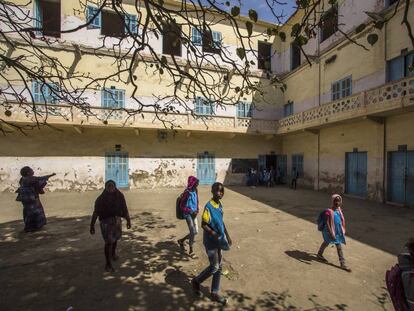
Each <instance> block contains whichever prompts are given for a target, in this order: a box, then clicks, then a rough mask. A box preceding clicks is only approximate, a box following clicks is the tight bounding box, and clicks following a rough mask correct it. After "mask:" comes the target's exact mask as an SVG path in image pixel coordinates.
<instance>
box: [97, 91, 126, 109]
mask: <svg viewBox="0 0 414 311" xmlns="http://www.w3.org/2000/svg"><path fill="white" fill-rule="evenodd" d="M102 107H104V108H115V109H116V108H125V90H120V89H115V88H104V89H103V90H102Z"/></svg>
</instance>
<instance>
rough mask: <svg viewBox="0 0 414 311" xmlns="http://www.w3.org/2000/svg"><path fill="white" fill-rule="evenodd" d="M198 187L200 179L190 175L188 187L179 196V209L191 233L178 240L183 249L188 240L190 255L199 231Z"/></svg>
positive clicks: (192, 252)
mask: <svg viewBox="0 0 414 311" xmlns="http://www.w3.org/2000/svg"><path fill="white" fill-rule="evenodd" d="M197 187H198V179H197V178H196V177H194V176H190V177H188V182H187V188H186V189H185V191H184V192H183V194H182V195H181V196H180V198H179V209H180V212H181V214H182V219H185V220H186V222H187V226H188V230H189V234H187V235H186V236H185V237H183V238H182V239H179V240H178V241H177V242H178V245H180V247H181V249H185V247H184V242H185V240H188V244H189V246H190V250H189V254H190V256H192V255H193V254H194V251H193V244H194V238H195V236H196V234H197V233H198V223H197V214H198V210H199V207H198V205H199V199H198V190H197Z"/></svg>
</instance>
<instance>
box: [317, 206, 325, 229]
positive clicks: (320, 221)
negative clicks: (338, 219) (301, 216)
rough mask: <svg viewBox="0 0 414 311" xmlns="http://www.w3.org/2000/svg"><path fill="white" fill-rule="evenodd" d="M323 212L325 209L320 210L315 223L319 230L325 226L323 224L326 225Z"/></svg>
mask: <svg viewBox="0 0 414 311" xmlns="http://www.w3.org/2000/svg"><path fill="white" fill-rule="evenodd" d="M325 212H326V211H322V212H320V213H319V216H318V219H317V220H316V223H317V224H318V230H319V231H323V229H324V228H325V225H326V216H325Z"/></svg>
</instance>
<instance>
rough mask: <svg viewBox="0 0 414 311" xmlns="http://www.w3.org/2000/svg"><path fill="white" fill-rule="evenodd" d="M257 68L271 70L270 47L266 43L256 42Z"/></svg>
mask: <svg viewBox="0 0 414 311" xmlns="http://www.w3.org/2000/svg"><path fill="white" fill-rule="evenodd" d="M257 68H258V69H263V70H269V71H270V70H272V45H271V44H270V43H267V42H261V41H259V42H258V49H257Z"/></svg>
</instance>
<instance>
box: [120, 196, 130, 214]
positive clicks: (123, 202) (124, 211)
mask: <svg viewBox="0 0 414 311" xmlns="http://www.w3.org/2000/svg"><path fill="white" fill-rule="evenodd" d="M119 193H120V194H121V195H120V203H121V207H122V217H123V218H127V217H128V215H129V212H128V206H127V204H126V200H125V196H124V194H123V193H122V192H119Z"/></svg>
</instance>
